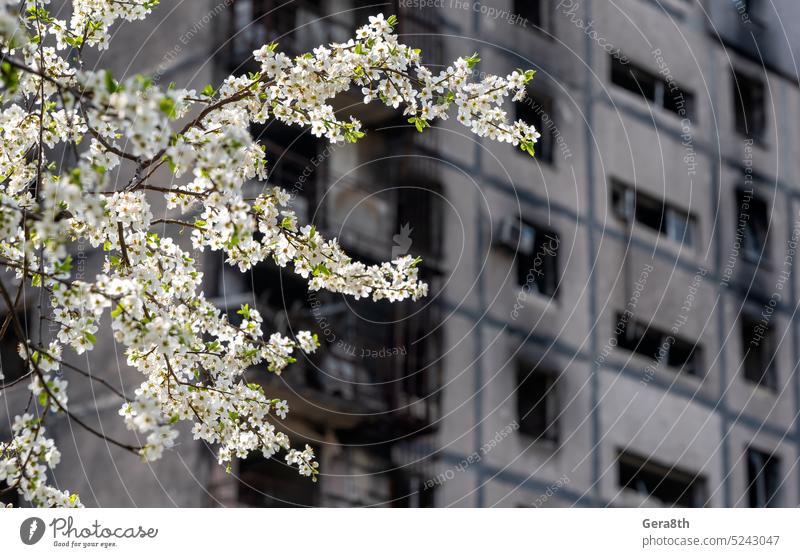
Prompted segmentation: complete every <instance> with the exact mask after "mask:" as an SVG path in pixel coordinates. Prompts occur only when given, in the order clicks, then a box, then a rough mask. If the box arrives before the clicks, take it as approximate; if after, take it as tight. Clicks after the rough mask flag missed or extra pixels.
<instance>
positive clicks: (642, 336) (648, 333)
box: [617, 314, 702, 375]
mask: <svg viewBox="0 0 800 557" xmlns="http://www.w3.org/2000/svg"><path fill="white" fill-rule="evenodd" d="M617 320H618V323H619V324H620V326H618V327H617V329H618V331H619V332H618V336H617V346H619V347H620V348H622V349H624V350H628V351H630V352H634V353H635V354H639V355H640V356H644V357H646V358H650V359H652V360H655V361H658V362H663V363H665V364H666V365H667V366H669V367H671V368H675V369H676V370H678V371H679V372H681V373H686V374H688V375H700V374H701V351H702V350H701V348H700V347H699V346H698V345H697V344H696V343H693V342H691V341H690V340H687V339H684V338H681V337H677V336H675V335H672V334H670V333H668V332H666V331H663V330H660V329H658V328H656V327H653V326H652V325H650V326H649V325H647V324H646V323H642V322H638V321H633V322H631V321H630V320H629V319H627V318H626V317H625V316H624V315H623V314H618V315H617Z"/></svg>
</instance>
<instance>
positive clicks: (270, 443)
mask: <svg viewBox="0 0 800 557" xmlns="http://www.w3.org/2000/svg"><path fill="white" fill-rule="evenodd" d="M155 3H156V2H155V0H126V1H125V2H121V1H116V0H74V1H73V3H72V16H71V18H70V20H69V21H68V22H67V21H62V20H58V19H56V18H54V17H52V16H51V15H50V14H49V12H48V11H47V10H46V5H47V2H46V1H45V0H26V1H24V2H23V3H22V9H23V10H24V11H23V12H22V13H18V12H17V11H15V10H18V9H20V8H19V7H18V3H17V2H14V3H12V2H10V1H8V0H0V14H1V15H0V57H1V58H2V72H0V81H1V83H0V84H1V85H2V95H3V96H2V99H3V103H4V104H3V105H2V109H0V151H1V152H0V155H1V156H0V180H1V181H0V267H2V268H5V269H8V270H12V271H13V272H14V273H16V277H17V279H18V280H19V281H20V285H21V286H20V287H23V286H25V287H30V286H33V287H36V288H42V289H44V290H45V291H46V293H47V294H48V296H49V299H50V306H51V307H50V310H49V312H48V315H47V318H48V319H49V320H50V321H51V322H52V324H53V325H54V326H55V332H54V335H53V338H52V339H46V340H45V339H42V340H40V342H47V345H46V346H39V345H35V344H34V343H33V342H32V341H30V339H28V340H27V341H26V342H25V343H23V344H22V345H21V350H20V354H21V356H22V357H23V358H25V359H26V360H27V362H28V371H29V374H30V384H29V388H30V390H31V391H32V393H33V395H34V396H33V397H32V398H33V400H35V401H36V402H38V403H39V405H40V407H41V409H40V412H41V415H42V417H44V416H46V415H47V414H48V413H49V414H53V413H57V412H63V413H67V414H68V415H69V416H72V415H71V414H70V410H69V408H68V398H67V387H68V385H67V382H66V380H65V379H64V378H63V377H62V375H61V373H62V372H67V371H69V370H70V368H72V367H74V366H68V365H67V364H66V363H65V362H63V361H62V359H61V358H62V352H63V349H64V348H65V347H69V348H71V349H72V350H73V351H74V352H76V353H78V354H81V353H83V352H86V351H89V350H92V349H93V347H94V345H95V343H96V342H97V338H96V334H97V331H98V328H99V327H100V326H101V322H102V321H103V320H104V319H110V322H111V329H112V330H113V333H114V338H115V340H116V342H118V343H119V344H120V345H121V347H122V348H123V350H124V354H125V356H126V358H127V363H128V365H129V366H131V367H132V368H134V369H135V370H137V371H138V372H139V373H140V374H141V375H142V383H141V385H140V386H139V388H138V389H136V391H135V396H134V397H133V398H132V399H130V400H127V399H126V401H125V402H124V404H123V406H122V408H121V409H120V412H119V413H120V415H121V416H122V418H123V419H124V422H125V424H126V425H127V427H128V428H129V429H130V430H132V431H134V432H135V433H136V434H137V439H140V440H143V443H142V445H141V446H132V445H125V444H124V443H121V442H119V441H116V440H111V439H109V441H111V442H114V443H115V444H117V445H119V446H121V447H124V448H128V449H130V450H134V451H136V452H138V454H140V455H141V457H142V458H144V459H146V460H153V459H157V458H159V457H160V456H161V455H162V454H163V451H164V450H165V449H169V448H170V447H172V446H174V443H175V439H176V436H177V430H176V429H175V425H176V424H177V423H178V422H184V421H185V422H190V423H191V427H192V432H193V435H194V437H195V438H196V439H202V440H204V441H205V442H207V443H210V444H213V445H216V446H217V447H218V459H219V462H220V463H221V464H226V465H227V464H229V463H230V461H231V460H232V459H233V458H244V457H247V456H248V455H249V454H250V453H252V452H259V453H261V454H263V455H264V456H267V457H270V456H272V455H274V454H276V453H277V452H278V451H281V450H283V451H285V452H286V455H285V458H286V460H287V462H288V463H290V464H292V465H295V466H296V467H297V468H298V471H299V473H300V474H303V475H306V476H310V477H312V479H316V475H317V463H316V462H315V461H314V454H313V451H312V450H311V448H310V447H308V446H306V448H305V450H302V451H298V450H295V449H292V448H291V447H290V444H289V439H288V438H287V436H286V435H285V434H284V433H283V432H281V431H279V430H278V429H277V428H276V423H278V420H280V419H283V418H285V417H286V415H287V412H288V405H287V403H286V401H282V400H278V399H273V398H269V397H268V396H267V395H266V394H265V393H264V391H263V388H262V386H261V385H260V384H259V383H252V382H250V383H248V382H247V380H246V379H245V377H244V376H245V372H246V371H247V370H249V369H252V368H254V367H258V366H263V367H264V368H266V369H267V370H269V371H270V372H273V373H276V374H279V373H281V372H282V371H283V370H284V369H285V368H286V366H288V365H289V364H291V363H292V362H294V361H295V357H294V354H295V353H296V351H297V350H302V351H304V352H306V353H310V352H313V351H314V350H316V349H317V347H318V345H319V342H318V339H317V336H316V335H314V334H312V333H311V332H309V331H301V332H298V333H297V334H296V336H295V338H289V337H286V336H284V335H281V334H279V333H273V334H271V335H269V336H265V334H264V332H263V331H262V325H263V317H262V316H261V314H260V313H259V312H258V311H257V310H256V309H254V308H250V307H248V306H247V305H243V306H242V307H241V308H240V310H239V312H238V315H239V317H238V318H235V319H234V318H229V317H228V316H227V315H226V314H225V313H223V312H221V311H220V310H219V309H218V308H216V307H215V306H214V305H213V303H212V302H211V301H210V300H208V299H207V298H206V297H205V296H204V294H203V289H202V279H203V276H202V273H201V272H200V271H199V270H198V265H197V262H196V259H195V257H196V256H197V253H198V252H201V251H203V250H206V249H209V250H215V251H221V252H223V253H224V254H225V255H226V258H227V262H228V263H229V264H231V265H234V266H237V267H238V268H239V269H241V270H246V269H249V268H251V267H252V266H254V265H256V264H259V263H262V262H264V261H266V260H270V259H271V260H272V261H273V262H274V263H275V264H277V265H279V266H287V265H289V264H290V263H291V265H292V268H293V270H294V271H295V272H296V273H297V274H298V275H300V276H302V277H303V278H305V279H306V280H307V281H308V285H309V288H310V289H312V290H319V289H326V290H329V291H332V292H337V293H343V294H347V295H351V296H354V297H356V298H359V297H371V298H372V299H374V300H381V299H388V300H390V301H397V300H403V299H406V298H413V299H417V298H418V297H420V296H424V295H425V294H426V293H427V286H426V285H425V284H424V283H422V282H421V281H419V280H418V268H417V267H418V264H419V262H420V261H419V260H418V259H414V258H412V257H409V256H406V257H400V258H398V259H396V260H395V261H392V262H388V263H383V264H379V265H365V264H363V263H360V262H357V261H353V260H352V259H351V258H350V257H349V256H348V255H347V254H346V253H345V252H344V251H343V250H342V248H341V247H340V246H339V244H338V243H337V241H336V240H335V239H325V238H323V237H322V236H321V235H320V233H319V232H318V231H317V230H316V228H315V227H314V226H310V225H307V224H303V223H299V222H298V218H297V216H296V215H295V214H294V213H293V212H292V211H291V210H289V209H288V204H289V194H288V193H287V192H285V191H282V190H280V189H277V188H274V189H269V190H267V191H266V192H265V193H263V194H262V195H259V196H258V197H257V198H256V199H255V200H248V199H247V198H246V197H245V195H244V187H243V186H244V185H245V183H246V182H247V181H249V180H265V179H266V178H267V172H266V168H267V166H266V156H267V153H265V150H264V149H263V148H262V146H261V145H259V144H258V143H257V141H256V140H255V139H254V138H253V137H252V135H251V134H250V132H249V129H250V126H251V124H253V123H259V122H261V123H263V122H265V121H266V120H267V119H268V118H270V117H272V118H276V119H278V120H281V121H283V122H285V123H287V124H293V125H300V126H308V127H310V128H311V130H312V132H313V133H314V134H315V135H317V136H324V137H326V138H327V139H328V140H330V141H332V142H340V141H349V142H355V141H357V140H358V139H359V138H361V137H362V136H363V135H364V132H362V127H361V123H360V122H359V121H358V120H356V119H354V118H350V119H348V120H339V119H338V118H337V115H336V113H335V111H334V108H333V106H332V104H331V101H332V99H333V98H334V97H335V96H336V95H338V94H340V93H342V92H344V91H347V90H349V89H351V88H352V87H354V86H355V87H357V88H360V89H361V91H362V92H363V95H364V102H371V101H372V100H375V99H377V100H380V101H381V102H383V103H385V104H386V105H388V106H392V107H399V106H401V105H402V106H403V107H404V108H403V110H404V113H405V115H406V116H407V117H408V119H409V122H410V123H412V124H414V125H415V126H416V127H417V129H419V130H420V131H422V130H423V129H424V128H426V127H429V126H430V123H431V121H433V120H434V119H437V118H438V119H446V118H447V117H448V115H449V114H450V112H453V110H451V108H454V111H455V112H457V117H458V120H459V121H461V122H462V123H464V124H465V125H466V126H468V127H469V128H470V129H471V130H472V131H473V132H474V133H476V134H478V135H480V136H486V137H488V138H492V139H496V140H499V141H504V142H508V143H512V144H514V145H517V146H519V147H520V148H522V149H523V150H526V151H528V152H530V153H532V152H533V145H534V143H535V142H536V140H537V139H538V137H539V134H538V133H537V132H536V130H535V129H534V128H533V127H532V126H529V125H527V124H525V123H523V122H509V121H508V118H507V114H506V112H505V110H504V109H503V105H504V103H505V102H506V99H507V98H509V97H510V98H513V99H520V98H522V96H523V95H524V92H525V87H526V84H527V82H528V81H529V80H530V79H531V78H532V77H533V74H532V72H522V71H515V72H513V73H512V74H510V75H508V76H506V77H497V76H489V77H487V78H485V79H484V80H482V81H479V82H472V81H470V75H471V73H472V69H473V68H474V66H475V64H477V62H478V58H477V57H476V56H473V57H470V58H460V59H459V60H457V61H456V62H455V63H454V64H453V65H452V66H450V67H448V68H446V69H444V70H443V71H441V72H439V73H438V74H436V75H434V74H433V73H432V72H431V71H430V70H429V69H428V68H426V67H425V66H423V65H422V63H421V59H420V53H419V52H418V51H416V50H414V49H411V48H409V47H407V46H405V45H403V44H400V43H399V42H398V40H397V38H396V36H395V35H394V34H393V26H394V24H395V19H394V18H393V17H391V18H389V19H384V17H383V16H376V17H372V18H370V23H369V24H368V25H366V26H364V27H362V28H361V29H359V30H358V31H357V35H356V38H355V39H352V40H350V41H348V42H346V43H342V44H331V45H330V46H328V47H322V46H321V47H319V48H316V49H314V51H313V53H309V54H306V55H303V56H299V57H296V58H293V59H292V58H289V57H287V56H286V55H284V54H281V53H278V52H277V49H276V45H268V46H265V47H264V48H262V49H259V50H258V51H257V52H255V53H254V55H255V59H256V60H257V61H258V62H259V63H260V64H261V72H260V73H257V74H255V75H248V76H240V77H229V78H228V79H226V80H225V81H224V83H223V84H222V86H221V87H220V88H219V89H217V90H214V88H212V87H210V86H209V87H207V88H206V89H204V90H203V91H202V92H200V93H198V92H197V91H193V90H186V89H178V88H174V87H169V88H168V89H166V90H162V89H159V88H157V87H156V86H155V85H154V84H153V83H152V81H151V80H149V79H147V78H145V77H141V76H135V77H132V78H130V79H127V80H125V81H123V82H117V81H116V80H115V79H114V78H113V76H112V75H111V74H110V73H108V72H104V71H89V70H85V69H81V67H80V65H76V64H71V63H70V62H68V61H67V58H66V56H67V54H68V53H71V54H70V55H74V54H75V53H76V52H77V54H78V55H80V52H81V51H82V50H83V48H84V47H86V46H89V47H97V48H106V47H107V46H108V40H109V28H110V26H111V25H112V24H113V23H114V22H115V21H117V20H119V19H124V20H135V19H140V18H142V17H144V16H145V15H146V14H147V13H148V12H149V11H150V9H151V8H152V6H153V5H155ZM84 140H85V141H84ZM58 145H60V146H62V147H65V150H70V149H72V150H73V151H74V152H75V153H76V156H77V162H76V163H75V164H74V166H73V167H72V168H61V167H59V166H58V165H57V164H55V163H54V162H51V161H48V160H47V154H48V152H49V151H50V149H52V148H53V147H56V146H58ZM120 165H127V166H129V167H130V168H131V169H132V172H131V173H130V174H131V175H132V178H131V179H130V180H129V181H128V182H127V183H117V182H116V181H114V180H113V179H112V178H111V174H112V173H111V170H112V169H114V168H116V167H118V166H120ZM159 169H169V171H171V173H172V175H173V181H172V183H171V184H170V185H169V186H166V187H165V186H162V185H158V184H153V183H152V182H151V181H150V180H151V177H152V176H153V175H154V173H155V172H156V171H157V170H159ZM162 174H163V172H162ZM155 198H161V200H164V201H166V204H167V207H168V209H169V210H171V211H172V212H173V214H176V215H178V217H179V218H175V219H169V224H171V225H174V226H176V227H178V228H179V229H180V230H181V231H183V229H186V230H191V248H189V247H188V246H183V247H182V246H181V245H179V243H178V242H177V241H176V240H174V239H173V238H171V237H169V236H165V235H164V232H163V230H164V227H163V224H165V223H166V221H165V220H163V219H162V220H161V221H159V220H154V217H153V211H152V209H151V204H152V203H153V201H154V199H155ZM159 224H161V225H162V226H161V228H160V232H161V233H160V234H159V233H158V232H156V230H158V229H157V226H158V225H159ZM75 241H87V242H88V243H90V244H91V245H92V246H94V247H96V248H98V249H102V251H103V254H104V264H103V268H102V271H101V272H100V274H98V275H97V276H95V277H94V278H93V279H92V280H85V279H84V280H78V279H77V278H76V277H74V276H73V272H72V259H71V257H70V256H69V244H70V242H75ZM0 294H2V298H3V301H4V302H5V304H6V305H12V304H13V302H12V300H13V299H14V298H15V296H14V293H13V292H9V291H8V289H7V288H6V286H5V285H4V284H3V283H0ZM14 326H18V324H16V323H14ZM90 379H91V377H90ZM42 419H43V418H37V419H34V418H33V417H31V416H30V415H29V414H25V415H23V416H20V417H17V420H16V422H15V425H14V428H13V437H12V439H11V440H10V442H8V443H3V444H0V480H5V481H6V482H8V483H9V484H10V485H13V486H15V487H17V488H18V489H19V490H20V491H21V492H22V493H23V494H24V495H25V497H26V498H27V499H28V500H30V501H32V502H33V503H35V504H43V505H77V504H79V501H78V499H77V498H76V497H75V496H72V495H69V494H68V493H63V492H59V491H57V490H54V489H53V488H50V487H48V486H47V485H46V483H45V480H46V475H47V474H46V472H47V468H48V467H52V466H54V465H55V464H56V463H57V461H58V451H56V450H55V448H54V447H53V444H52V441H51V440H48V439H46V438H45V437H44V427H43V425H42ZM95 433H96V434H97V432H95Z"/></svg>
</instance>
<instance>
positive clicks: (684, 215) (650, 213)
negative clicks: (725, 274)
mask: <svg viewBox="0 0 800 557" xmlns="http://www.w3.org/2000/svg"><path fill="white" fill-rule="evenodd" d="M611 207H612V210H613V211H614V214H615V215H616V216H617V217H618V218H619V219H621V220H623V221H625V222H627V223H632V222H634V221H635V222H638V223H640V224H642V225H644V226H646V227H647V228H650V229H652V230H655V231H656V232H658V233H659V234H663V235H664V236H666V237H667V238H669V239H670V240H673V241H675V242H678V243H680V244H685V245H688V246H692V245H694V241H695V228H696V222H695V218H694V216H693V215H691V214H689V213H688V212H686V211H684V210H682V209H679V208H677V207H674V206H671V205H668V204H666V203H664V202H663V201H662V200H660V199H658V198H656V197H653V196H651V195H648V194H646V193H642V192H639V191H636V190H635V189H634V188H633V187H630V186H627V185H625V184H623V183H622V182H620V181H618V180H612V182H611Z"/></svg>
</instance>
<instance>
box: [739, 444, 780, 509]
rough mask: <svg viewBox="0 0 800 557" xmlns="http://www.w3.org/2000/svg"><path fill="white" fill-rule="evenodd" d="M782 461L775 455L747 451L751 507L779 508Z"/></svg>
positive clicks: (748, 491) (749, 502) (748, 498)
mask: <svg viewBox="0 0 800 557" xmlns="http://www.w3.org/2000/svg"><path fill="white" fill-rule="evenodd" d="M780 464H781V461H780V459H779V458H778V457H777V456H775V455H774V454H767V453H764V452H761V451H759V450H756V449H753V448H749V449H747V500H748V504H749V506H750V507H753V508H760V507H777V506H778V505H779V502H778V486H779V485H780V483H781V481H780Z"/></svg>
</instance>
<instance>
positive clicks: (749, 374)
mask: <svg viewBox="0 0 800 557" xmlns="http://www.w3.org/2000/svg"><path fill="white" fill-rule="evenodd" d="M775 349H776V345H775V331H774V328H773V327H772V325H771V324H770V323H769V322H768V321H766V320H764V319H763V318H761V317H760V316H757V315H749V314H746V313H744V314H742V358H743V359H744V378H745V379H747V380H748V381H750V382H752V383H755V384H756V385H759V386H761V387H765V388H767V389H773V390H774V389H776V388H777V387H778V378H777V373H776V370H775V365H774V361H775Z"/></svg>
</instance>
